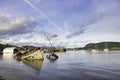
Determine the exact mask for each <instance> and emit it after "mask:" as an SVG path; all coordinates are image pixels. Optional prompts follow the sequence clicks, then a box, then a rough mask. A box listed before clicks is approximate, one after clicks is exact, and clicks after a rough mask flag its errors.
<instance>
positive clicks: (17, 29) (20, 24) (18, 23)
mask: <svg viewBox="0 0 120 80" xmlns="http://www.w3.org/2000/svg"><path fill="white" fill-rule="evenodd" d="M0 23H1V24H0V36H6V35H16V34H23V33H26V32H29V31H31V30H32V29H34V28H35V27H36V25H37V21H35V19H34V18H33V17H31V18H30V19H29V20H27V19H26V18H24V17H19V18H16V19H13V18H12V17H11V16H10V15H8V14H5V13H4V14H3V13H1V14H0Z"/></svg>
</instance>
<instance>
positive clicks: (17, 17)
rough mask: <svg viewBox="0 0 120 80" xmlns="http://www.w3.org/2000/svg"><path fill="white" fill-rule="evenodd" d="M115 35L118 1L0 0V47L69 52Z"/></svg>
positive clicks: (119, 14) (118, 20)
mask: <svg viewBox="0 0 120 80" xmlns="http://www.w3.org/2000/svg"><path fill="white" fill-rule="evenodd" d="M119 34H120V0H0V43H4V44H12V45H17V46H23V45H34V46H40V47H45V46H50V44H49V41H48V40H47V37H48V38H49V39H50V40H51V42H52V44H53V46H56V47H66V48H70V47H83V46H85V45H86V44H88V43H97V42H103V41H114V42H120V36H119Z"/></svg>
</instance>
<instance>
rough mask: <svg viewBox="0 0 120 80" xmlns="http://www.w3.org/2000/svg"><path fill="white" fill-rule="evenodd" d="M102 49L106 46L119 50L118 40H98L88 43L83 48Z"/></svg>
mask: <svg viewBox="0 0 120 80" xmlns="http://www.w3.org/2000/svg"><path fill="white" fill-rule="evenodd" d="M95 48H97V49H99V50H101V49H104V48H108V49H110V50H120V42H100V43H89V44H87V45H86V46H85V47H84V49H95Z"/></svg>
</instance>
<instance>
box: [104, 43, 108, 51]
mask: <svg viewBox="0 0 120 80" xmlns="http://www.w3.org/2000/svg"><path fill="white" fill-rule="evenodd" d="M104 51H105V52H107V51H109V49H108V47H107V42H106V43H105V48H104Z"/></svg>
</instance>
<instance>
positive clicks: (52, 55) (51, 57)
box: [46, 36, 59, 61]
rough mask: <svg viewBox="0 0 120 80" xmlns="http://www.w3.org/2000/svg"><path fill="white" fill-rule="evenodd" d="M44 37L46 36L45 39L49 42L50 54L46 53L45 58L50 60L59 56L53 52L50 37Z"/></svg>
mask: <svg viewBox="0 0 120 80" xmlns="http://www.w3.org/2000/svg"><path fill="white" fill-rule="evenodd" d="M46 37H47V39H48V41H49V44H50V45H51V52H50V54H49V55H47V56H46V57H47V59H49V60H50V61H54V60H57V59H58V58H59V57H58V56H57V55H56V54H55V53H54V51H53V45H52V43H51V41H50V39H49V38H48V36H46Z"/></svg>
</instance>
